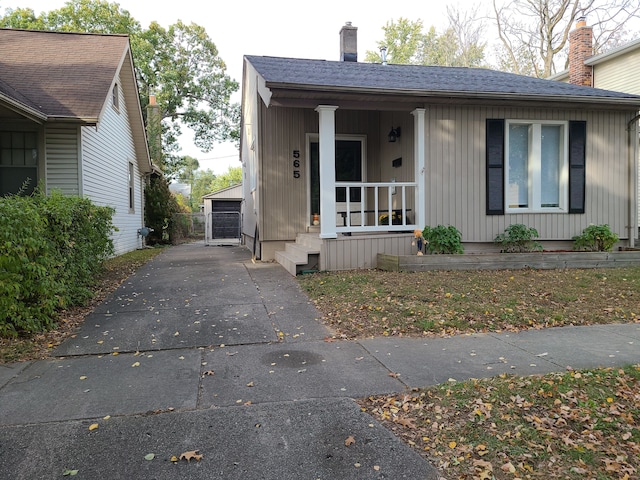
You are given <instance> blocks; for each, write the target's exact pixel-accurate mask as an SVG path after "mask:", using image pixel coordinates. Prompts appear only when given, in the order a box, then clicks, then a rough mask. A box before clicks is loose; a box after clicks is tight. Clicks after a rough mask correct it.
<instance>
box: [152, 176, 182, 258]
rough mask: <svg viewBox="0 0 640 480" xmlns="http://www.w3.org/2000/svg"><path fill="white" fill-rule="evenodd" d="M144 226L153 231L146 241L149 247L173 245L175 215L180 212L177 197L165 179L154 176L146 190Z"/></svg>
mask: <svg viewBox="0 0 640 480" xmlns="http://www.w3.org/2000/svg"><path fill="white" fill-rule="evenodd" d="M144 201H145V208H144V222H145V223H144V224H145V225H146V226H148V227H151V228H152V229H153V231H152V232H151V233H150V234H149V236H148V237H147V239H146V242H147V244H148V245H156V244H168V243H171V237H172V236H174V235H173V233H172V229H173V227H174V223H175V222H174V218H173V217H174V214H175V213H178V212H179V211H180V206H179V205H178V201H177V199H176V197H175V196H174V195H173V194H172V193H171V191H170V190H169V183H168V182H167V180H166V179H165V178H164V177H159V176H152V177H151V179H150V182H149V185H148V186H147V188H145V189H144Z"/></svg>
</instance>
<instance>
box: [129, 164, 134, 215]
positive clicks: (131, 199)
mask: <svg viewBox="0 0 640 480" xmlns="http://www.w3.org/2000/svg"><path fill="white" fill-rule="evenodd" d="M134 179H135V170H134V168H133V163H132V162H129V212H130V213H133V212H134V211H135V193H136V192H135V190H136V189H135V181H134Z"/></svg>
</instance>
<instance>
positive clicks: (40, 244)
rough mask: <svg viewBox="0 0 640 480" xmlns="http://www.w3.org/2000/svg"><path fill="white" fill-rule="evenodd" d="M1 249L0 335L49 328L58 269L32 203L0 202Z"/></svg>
mask: <svg viewBox="0 0 640 480" xmlns="http://www.w3.org/2000/svg"><path fill="white" fill-rule="evenodd" d="M0 246H1V247H2V254H1V255H0V335H1V336H3V337H6V336H16V335H17V334H18V332H37V331H40V330H45V329H47V328H50V327H51V326H52V325H53V320H52V315H53V313H54V311H55V309H56V307H57V306H58V305H59V300H58V298H59V297H58V293H59V286H58V285H57V282H56V280H55V277H56V273H57V270H58V266H57V265H56V264H55V261H54V255H53V249H52V245H51V243H50V241H49V239H48V238H47V236H46V222H45V220H44V218H43V217H42V216H41V215H40V211H39V209H38V207H37V206H36V204H35V202H33V201H32V200H31V199H29V198H24V197H18V196H16V197H6V198H1V199H0Z"/></svg>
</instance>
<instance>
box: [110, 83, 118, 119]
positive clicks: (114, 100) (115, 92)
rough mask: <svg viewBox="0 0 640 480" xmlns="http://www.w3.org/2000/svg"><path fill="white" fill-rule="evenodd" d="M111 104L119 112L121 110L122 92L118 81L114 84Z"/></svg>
mask: <svg viewBox="0 0 640 480" xmlns="http://www.w3.org/2000/svg"><path fill="white" fill-rule="evenodd" d="M111 104H112V105H113V108H114V109H115V110H116V111H117V112H119V111H120V92H119V88H118V84H117V83H116V84H115V85H114V86H113V90H112V92H111Z"/></svg>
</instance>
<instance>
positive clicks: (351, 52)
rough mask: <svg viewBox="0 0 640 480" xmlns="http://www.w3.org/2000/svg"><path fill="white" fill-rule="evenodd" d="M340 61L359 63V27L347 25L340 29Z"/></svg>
mask: <svg viewBox="0 0 640 480" xmlns="http://www.w3.org/2000/svg"><path fill="white" fill-rule="evenodd" d="M340 61H341V62H357V61H358V27H354V26H352V25H351V22H347V23H345V25H344V26H343V27H342V28H341V29H340Z"/></svg>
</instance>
